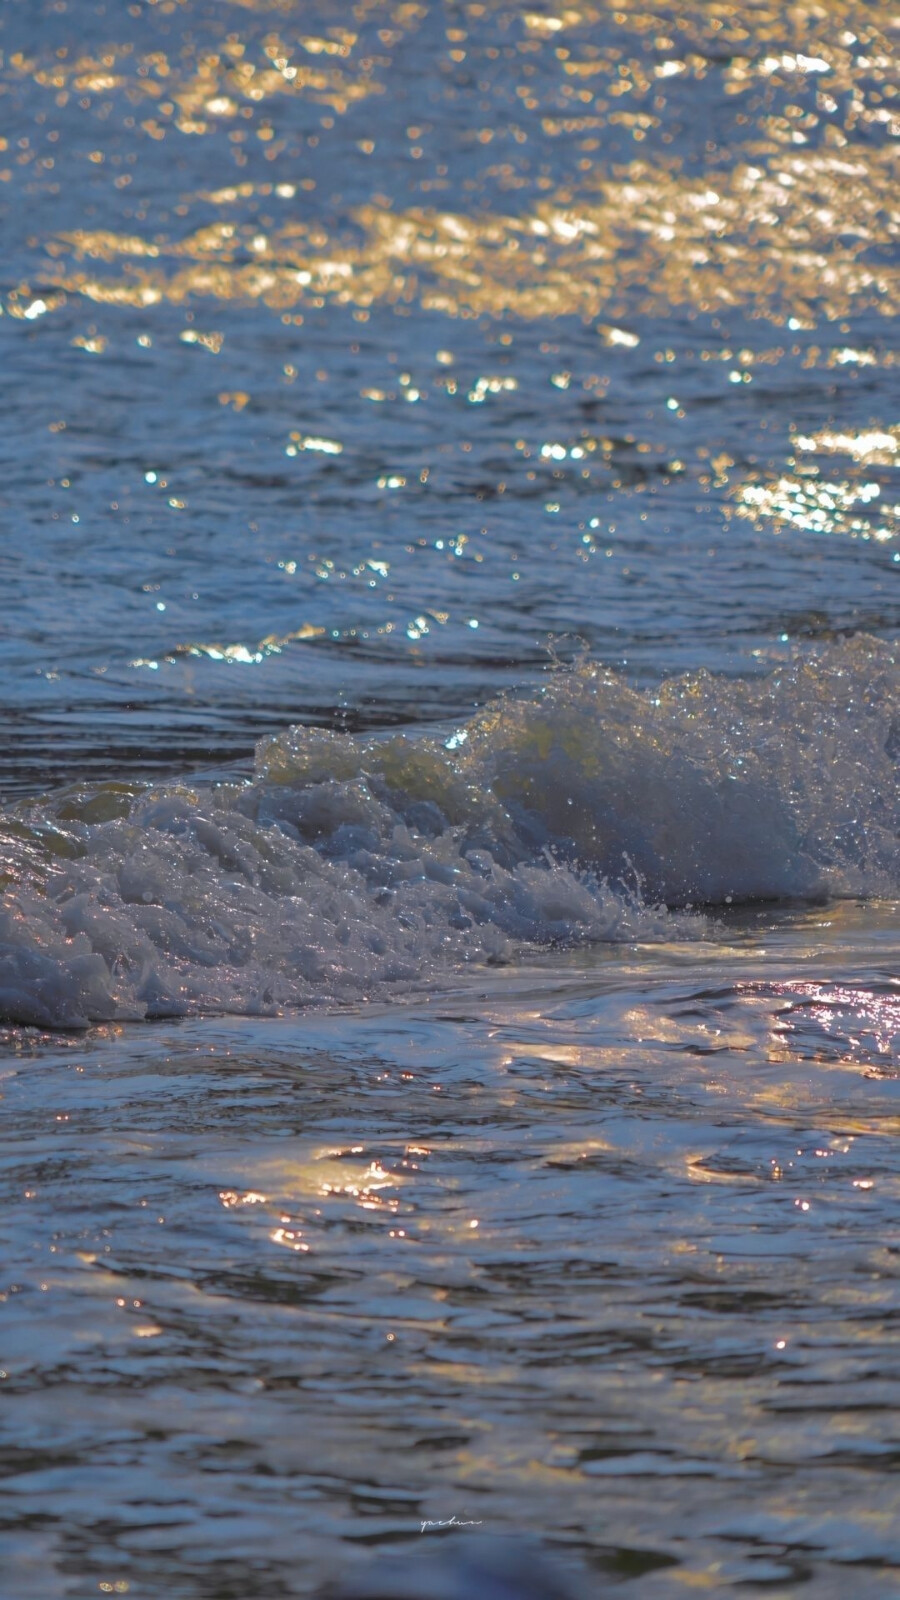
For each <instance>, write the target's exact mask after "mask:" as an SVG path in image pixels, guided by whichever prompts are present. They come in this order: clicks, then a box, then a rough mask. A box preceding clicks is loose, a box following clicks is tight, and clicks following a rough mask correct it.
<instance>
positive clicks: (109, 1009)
mask: <svg viewBox="0 0 900 1600" xmlns="http://www.w3.org/2000/svg"><path fill="white" fill-rule="evenodd" d="M898 756H900V671H898V660H897V656H896V654H895V652H894V651H893V650H892V649H891V648H890V647H889V646H887V645H885V644H882V643H879V642H878V641H876V640H873V639H867V638H857V639H854V640H851V641H849V642H845V643H842V644H839V645H834V646H831V647H828V648H826V649H823V650H821V651H819V652H818V653H817V654H816V655H815V656H814V657H809V658H806V659H803V660H800V659H797V660H795V661H793V662H791V663H789V664H786V665H784V666H781V667H779V668H778V669H777V670H776V671H774V672H772V673H771V674H770V675H769V676H768V677H766V678H753V679H749V680H735V681H731V680H723V679H722V678H717V677H713V676H711V675H709V674H706V673H703V672H700V673H694V674H690V675H687V676H683V677H678V678H673V679H670V680H668V681H666V682H664V683H663V684H662V685H661V686H660V687H659V688H657V689H654V690H650V691H643V692H639V691H637V690H634V689H632V688H630V687H629V686H628V685H627V684H626V683H625V681H624V680H622V679H621V678H619V677H617V676H616V675H615V674H613V673H611V672H608V671H606V670H604V669H602V668H599V667H596V666H590V665H586V664H582V665H580V666H578V667H576V668H574V669H572V670H570V671H559V672H557V673H556V674H554V675H553V676H552V677H551V678H550V679H549V680H548V682H547V684H546V686H545V687H544V688H543V690H542V691H541V692H539V693H537V694H535V695H533V696H532V697H531V698H522V699H514V698H507V699H503V700H500V701H497V702H496V703H494V704H493V705H491V706H489V707H487V708H486V709H485V710H483V711H481V712H479V713H477V714H476V715H475V716H474V717H473V718H472V719H471V720H470V721H469V722H468V723H467V724H466V725H465V726H464V727H463V728H461V729H460V730H459V732H458V733H457V734H455V735H454V736H453V737H452V738H451V739H449V740H447V741H446V742H442V741H440V740H437V739H434V738H428V737H422V736H416V737H413V736H407V735H398V736H392V737H368V738H359V737H353V736H350V735H347V734H338V733H327V732H321V731H317V730H310V729H308V728H302V727H293V728H289V729H287V730H286V731H285V732H284V733H282V734H279V735H277V736H276V737H274V738H271V739H267V740H265V741H263V742H262V743H261V744H260V746H259V747H258V750H257V759H256V774H255V777H254V778H253V780H252V781H251V782H247V783H226V784H223V785H220V786H218V787H215V788H208V787H207V788H203V787H197V788H194V787H191V785H190V784H188V783H183V782H182V783H169V784H164V785H153V786H150V787H141V786H135V785H125V784H115V783H109V784H100V785H96V784H94V785H90V786H82V787H79V788H77V789H69V790H66V791H64V792H62V793H60V794H57V795H56V796H53V797H51V798H50V799H45V800H43V801H41V802H40V803H29V804H27V805H26V804H22V805H19V806H17V807H15V808H13V809H11V810H8V811H7V812H5V813H4V814H3V815H2V817H0V848H2V851H3V856H4V858H5V878H6V892H5V907H4V909H3V911H2V913H0V1016H3V1017H5V1018H7V1019H9V1020H12V1021H16V1022H23V1023H35V1024H38V1025H41V1026H62V1027H78V1026H83V1025H85V1024H86V1023H88V1022H91V1021H99V1020H107V1019H113V1018H140V1017H159V1016H172V1015H180V1014H183V1013H188V1012H204V1011H208V1012H214V1011H232V1012H248V1013H249V1012H252V1013H266V1012H277V1011H279V1010H282V1009H285V1008H289V1007H294V1006H298V1005H303V1004H306V1003H309V1002H312V1001H317V1000H326V1001H353V1002H359V1001H363V1000H367V999H370V998H373V997H378V996H385V995H388V994H391V993H396V992H398V991H402V990H406V991H409V990H415V989H418V988H419V987H421V986H422V985H424V984H427V983H429V982H430V981H431V980H432V979H434V978H435V977H436V976H437V975H439V974H441V973H445V974H446V973H447V972H448V971H450V970H452V969H454V968H458V967H460V966H462V965H463V964H464V963H483V962H490V961H505V960H508V959H510V958H511V957H513V956H514V955H515V954H516V953H517V952H521V950H522V948H523V947H528V946H532V947H533V946H547V945H552V944H570V943H575V942H579V943H583V942H589V941H624V942H632V941H638V940H641V941H643V940H653V939H661V938H665V939H670V938H673V937H689V936H690V935H691V934H692V933H696V932H698V931H700V930H702V929H703V928H704V923H703V921H702V919H701V918H699V917H698V916H697V915H696V908H697V907H699V906H706V905H713V906H714V905H721V904H723V903H737V902H740V901H746V900H753V899H759V900H777V899H785V898H817V897H821V896H826V895H853V896H857V895H859V896H879V895H891V894H893V893H895V892H896V891H897V888H898V885H900V804H898V786H897V776H898V774H897V760H898ZM692 910H693V913H694V914H691V913H692Z"/></svg>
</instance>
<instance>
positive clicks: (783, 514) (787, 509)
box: [735, 469, 900, 544]
mask: <svg viewBox="0 0 900 1600" xmlns="http://www.w3.org/2000/svg"><path fill="white" fill-rule="evenodd" d="M812 472H813V473H816V469H812ZM867 506H871V507H872V508H873V512H878V513H880V515H878V516H877V517H876V516H873V515H868V514H861V511H862V508H864V507H867ZM735 509H736V511H737V514H738V516H742V517H748V518H750V519H751V520H753V521H762V522H770V523H771V524H772V525H773V528H774V530H775V531H776V532H777V531H780V530H781V529H783V528H795V529H797V530H798V531H799V532H801V533H812V534H842V535H843V536H844V537H846V538H850V539H861V540H864V541H867V540H874V541H875V542H876V543H878V544H885V543H888V542H889V541H890V540H892V539H895V538H896V537H897V535H898V532H900V521H898V519H900V506H897V505H891V504H882V501H881V487H880V485H879V484H877V483H874V482H872V481H868V482H862V483H859V482H857V483H852V482H850V481H848V480H846V479H838V480H835V479H833V478H820V477H819V476H818V475H817V474H816V475H810V476H796V477H795V476H792V475H788V474H783V475H782V476H781V477H779V478H777V479H775V480H773V481H771V482H768V483H744V484H741V485H740V487H739V488H738V490H737V492H736V507H735Z"/></svg>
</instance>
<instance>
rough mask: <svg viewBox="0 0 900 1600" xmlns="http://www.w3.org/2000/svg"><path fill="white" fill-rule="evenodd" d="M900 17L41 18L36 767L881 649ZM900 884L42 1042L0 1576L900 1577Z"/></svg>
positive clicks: (7, 366) (24, 602)
mask: <svg viewBox="0 0 900 1600" xmlns="http://www.w3.org/2000/svg"><path fill="white" fill-rule="evenodd" d="M896 28H897V18H896V16H895V15H894V13H893V11H892V9H891V8H890V7H889V6H887V5H886V4H882V3H880V0H872V3H869V4H865V5H863V4H858V3H854V0H817V3H812V0H801V3H798V4H796V5H791V6H778V5H775V4H770V3H768V0H758V3H750V0H741V3H739V0H722V3H721V4H720V3H715V4H713V3H706V0H703V3H691V0H686V3H684V4H681V5H678V6H673V5H669V4H667V3H662V0H659V3H653V4H649V3H648V4H646V5H644V4H638V5H635V4H632V3H631V0H621V3H617V4H616V5H615V6H614V5H612V4H606V3H601V0H589V3H584V4H582V3H581V0H578V3H577V4H573V5H571V6H569V5H566V6H565V7H562V6H561V7H560V8H559V9H558V10H557V9H554V8H552V7H551V6H549V5H546V4H539V5H538V4H536V5H535V8H534V9H533V10H528V9H525V8H522V7H518V6H513V5H510V4H508V3H504V0H485V3H480V4H475V3H466V4H451V3H449V0H447V3H444V4H432V3H429V4H426V3H421V4H412V3H410V4H406V3H401V0H397V3H395V4H386V3H383V0H360V3H359V4H357V5H356V6H338V5H336V4H329V3H325V0H216V3H212V0H207V3H204V0H158V3H155V4H154V3H147V0H135V3H134V4H130V5H126V4H122V5H117V6H111V5H108V4H107V5H103V4H98V5H94V4H90V3H88V0H53V3H44V0H38V3H32V0H27V3H26V0H8V3H7V4H6V5H5V6H4V7H3V9H2V13H0V218H2V230H3V233H2V237H3V246H4V248H3V257H2V265H0V308H2V315H0V362H2V372H3V376H4V382H3V384H2V387H0V415H2V427H0V574H2V579H3V584H4V595H5V605H4V627H3V630H2V636H0V685H2V695H0V716H2V719H3V765H2V798H3V800H4V802H7V803H9V804H12V803H13V802H17V803H22V802H27V803H28V804H29V805H33V806H36V807H37V808H38V809H39V810H40V809H41V808H44V810H43V811H41V814H42V815H44V814H47V815H49V812H46V808H47V806H49V805H50V802H48V801H47V800H46V799H45V797H46V795H47V793H48V791H51V790H54V791H55V790H58V789H59V788H60V787H61V786H72V785H78V786H81V787H80V788H79V790H78V793H79V796H80V798H79V801H78V804H79V805H80V806H83V805H88V806H89V805H90V804H91V803H92V799H94V798H95V797H96V791H95V788H94V787H93V786H94V785H101V786H103V785H107V784H108V783H109V782H111V781H112V782H116V783H126V784H128V783H130V784H138V783H141V782H143V781H144V780H147V779H161V778H180V777H181V776H183V775H185V774H192V775H196V774H198V773H199V774H200V775H201V777H202V778H203V781H205V782H206V783H207V784H213V783H215V782H216V781H217V779H219V778H221V777H223V776H227V777H229V778H232V779H235V778H236V779H238V780H239V779H241V778H243V777H244V776H247V775H249V773H250V770H251V766H250V761H251V756H252V748H253V744H254V741H255V740H257V739H259V738H260V737H262V736H264V735H267V734H272V733H281V732H282V730H284V729H285V728H286V726H287V725H288V724H291V723H301V724H306V725H309V726H313V727H319V728H323V729H329V730H333V731H346V732H347V733H348V734H351V735H354V734H359V733H361V732H363V731H374V732H376V733H377V732H382V731H384V730H387V729H391V728H398V727H404V728H406V729H408V730H409V731H410V733H411V734H412V735H413V736H415V737H419V736H420V735H421V733H422V730H423V729H424V728H425V727H426V726H430V727H433V728H434V729H435V730H436V731H437V733H438V734H439V735H440V736H441V737H444V735H445V734H446V733H448V732H449V731H450V730H452V729H453V728H454V727H455V726H457V725H458V724H459V723H460V722H461V721H462V719H465V718H468V717H470V716H471V714H472V712H473V710H474V709H475V707H476V706H481V705H483V704H484V703H485V702H486V701H489V700H490V699H491V698H492V697H493V696H495V695H497V694H498V693H499V692H501V691H507V690H510V691H514V692H521V691H526V692H529V693H533V692H534V691H535V689H536V688H539V687H540V686H541V685H542V684H544V683H545V682H547V681H548V672H553V671H555V670H556V664H557V663H558V662H559V661H563V662H565V661H569V660H571V659H572V658H573V657H575V656H577V655H579V654H580V653H584V652H586V654H587V656H588V657H589V658H590V659H591V660H592V661H594V662H598V663H602V664H603V665H605V666H609V667H612V668H615V669H617V670H619V671H620V672H622V673H623V674H624V676H625V679H626V680H627V682H628V683H630V684H633V685H637V686H640V687H644V688H646V687H648V686H649V689H650V693H651V695H652V693H653V686H654V685H655V684H657V683H658V682H659V680H660V678H661V677H664V676H666V675H667V674H670V673H672V672H683V671H688V670H697V669H701V668H705V669H708V670H709V671H710V672H712V673H714V674H725V675H728V676H730V677H734V676H744V675H755V674H762V673H764V672H772V671H773V670H777V668H778V667H779V665H780V664H781V663H783V662H786V661H794V662H796V660H797V659H801V660H802V659H804V658H805V657H806V656H807V655H809V654H810V652H812V653H815V652H816V651H817V650H821V649H822V648H829V647H830V648H833V649H837V650H840V649H841V648H843V646H842V644H841V641H842V640H843V639H844V638H845V637H846V636H847V635H850V634H855V633H858V632H864V633H866V634H869V635H874V636H876V637H877V638H879V639H881V640H882V641H884V642H885V643H886V644H887V645H888V646H890V645H892V644H893V643H894V641H895V640H896V638H897V632H898V619H900V612H898V600H897V595H898V591H897V582H898V566H900V547H898V543H897V534H898V525H900V524H898V518H900V509H898V501H900V486H898V472H897V464H898V441H900V418H898V404H897V395H898V387H897V363H898V360H900V358H898V355H897V350H896V337H895V326H896V324H895V321H894V318H895V316H896V311H897V297H898V276H897V215H896V144H897V139H898V135H900V107H898V104H897V89H898V85H897V69H896ZM861 696H862V699H863V700H865V685H864V684H863V689H862V690H861ZM890 710H891V703H888V706H887V713H890ZM888 720H889V717H888ZM898 725H900V724H898ZM800 731H801V730H800V729H798V734H799V732H800ZM803 731H805V733H806V734H807V735H808V734H809V730H808V729H806V730H803ZM810 743H814V739H813V740H812V741H810V740H809V739H807V743H806V744H805V745H804V756H803V762H804V763H805V764H806V765H807V766H808V765H809V764H810V763H812V764H813V765H814V756H813V755H812V754H810V751H809V745H810ZM893 753H894V755H896V751H894V752H893ZM828 759H829V758H828V755H827V752H823V763H825V764H826V765H827V762H828ZM859 767H860V762H859V761H857V768H859ZM226 769H227V770H226ZM859 778H860V771H859V770H857V773H856V778H854V780H853V781H854V782H856V781H857V780H858V779H859ZM862 778H863V779H864V778H865V765H864V764H863V767H862ZM848 781H849V780H848ZM881 782H882V780H881V779H880V778H879V783H881ZM85 784H87V785H88V787H87V788H85V787H84V785H85ZM104 792H106V791H105V790H104ZM896 798H897V796H896V786H894V787H893V788H892V789H890V790H889V791H887V790H879V792H878V793H877V794H876V795H875V796H874V801H875V802H877V804H876V805H875V810H876V811H877V810H878V807H880V808H881V811H885V810H886V811H888V812H889V811H890V808H891V807H892V806H895V805H896ZM645 799H646V797H645V796H644V795H642V794H640V793H636V794H635V798H634V804H635V810H636V811H638V812H639V811H640V810H641V808H642V806H643V804H644V802H645ZM67 803H68V802H67ZM53 805H54V806H56V810H55V811H53V816H54V817H56V816H57V813H58V812H59V807H60V802H59V801H58V800H56V801H54V802H53ZM51 809H52V808H51ZM880 814H881V813H880V812H879V815H880ZM79 815H81V813H79ZM14 866H15V864H14ZM15 870H18V867H17V866H16V867H15ZM895 910H896V907H895V905H894V904H893V903H892V902H891V901H889V900H885V899H884V898H882V899H881V900H880V901H877V902H874V901H855V902H847V901H845V902H840V903H839V902H828V903H826V904H824V905H820V906H818V907H817V908H812V909H810V908H806V909H803V908H797V907H780V908H772V909H769V910H760V909H755V910H743V911H739V910H730V911H728V912H725V913H723V914H722V915H721V916H720V915H718V914H717V916H716V917H714V918H713V919H711V920H710V921H708V922H707V923H706V924H705V925H704V926H703V928H702V929H700V928H698V929H697V930H696V936H695V937H693V938H691V939H681V938H680V936H678V935H677V931H676V930H675V929H674V928H673V929H672V937H671V938H668V939H667V940H666V941H665V942H661V943H657V944H655V945H652V946H651V945H634V944H626V945H598V946H595V947H593V948H592V949H589V950H580V951H577V952H576V951H572V952H569V953H562V952H558V951H557V952H553V953H551V954H549V955H543V956H541V955H539V954H534V953H533V952H532V953H530V954H524V955H522V957H521V959H520V960H518V961H516V962H514V963H513V964H512V965H509V966H507V968H506V969H502V970H501V969H497V968H490V969H487V968H485V969H484V970H480V971H478V972H476V973H475V974H474V975H473V974H472V973H471V972H470V973H469V974H468V976H467V977H466V979H465V981H463V980H462V979H459V978H454V977H452V976H447V975H445V976H444V977H443V978H442V979H440V980H435V981H434V983H433V985H432V987H433V988H434V989H435V994H434V997H433V998H432V999H430V1000H427V999H423V998H422V995H421V992H420V991H417V992H416V996H415V998H413V999H408V1001H407V1003H406V1004H404V1005H400V1004H396V1005H395V1006H393V1007H388V1006H381V1005H379V1006H377V1007H373V1008H371V1009H369V1010H366V1009H364V1008H359V1009H356V1010H352V1011H348V1010H344V1011H331V1012H328V1013H327V1014H326V1013H323V1012H316V1013H315V1014H310V1013H305V1014H302V1015H299V1016H297V1015H294V1016H285V1017H283V1018H282V1019H277V1018H275V1019H266V1020H252V1021H242V1020H240V1019H229V1020H228V1021H227V1022H226V1021H221V1020H208V1019H207V1020H203V1019H197V1020H189V1021H180V1022H175V1021H165V1022H158V1023H154V1024H152V1025H146V1026H144V1027H138V1026H130V1027H129V1026H127V1025H122V1024H120V1023H118V1022H110V1023H108V1024H107V1025H106V1026H103V1027H99V1028H95V1029H93V1030H90V1031H88V1032H87V1033H84V1034H81V1035H73V1036H72V1037H70V1038H61V1037H60V1036H59V1035H54V1034H52V1033H47V1034H42V1033H40V1032H39V1031H37V1030H35V1029H23V1028H17V1027H10V1028H9V1029H8V1030H6V1032H5V1033H4V1036H3V1038H4V1051H3V1060H2V1065H0V1072H2V1073H3V1079H2V1089H3V1094H4V1099H3V1103H2V1116H3V1129H4V1136H3V1144H2V1163H3V1166H2V1184H3V1189H2V1193H3V1199H4V1208H3V1221H2V1237H3V1243H2V1266H0V1272H2V1278H0V1371H2V1376H0V1385H2V1389H3V1391H4V1394H3V1399H4V1405H3V1414H2V1418H0V1430H2V1441H0V1466H2V1471H3V1472H4V1474H5V1483H4V1487H5V1493H4V1497H3V1502H2V1505H0V1552H2V1559H3V1563H4V1566H5V1570H6V1571H7V1573H9V1574H11V1575H12V1576H11V1577H9V1578H8V1579H6V1580H4V1582H5V1583H6V1584H7V1588H8V1592H9V1594H10V1596H11V1597H15V1600H32V1597H34V1600H44V1597H45V1596H46V1597H50V1596H53V1597H55V1596H76V1597H81V1596H87V1595H96V1594H97V1593H100V1592H103V1593H125V1592H129V1593H132V1594H134V1595H137V1596H154V1597H155V1596H158V1595H163V1594H166V1595H176V1596H179V1597H181V1596H184V1597H188V1596H190V1597H194V1596H198V1597H199V1596H210V1597H212V1596H221V1597H226V1596H227V1597H232V1596H234V1597H237V1596H241V1597H245V1596H250V1595H254V1596H257V1595H258V1596H261V1597H262V1596H265V1597H269V1596H272V1597H275V1596H283V1595H295V1594H296V1595H309V1594H313V1593H315V1592H316V1591H317V1590H318V1589H319V1587H320V1586H321V1585H322V1584H324V1583H326V1582H328V1581H331V1580H334V1579H338V1578H341V1577H342V1576H345V1575H346V1574H347V1573H348V1572H357V1571H361V1570H362V1569H363V1568H367V1566H368V1563H369V1561H370V1560H371V1558H372V1557H373V1556H376V1557H377V1556H379V1555H381V1554H383V1553H384V1551H386V1550H387V1549H388V1548H389V1547H391V1548H394V1549H395V1550H396V1549H397V1548H398V1547H399V1549H400V1552H401V1554H403V1555H406V1554H408V1555H409V1556H410V1560H412V1559H413V1556H414V1554H415V1551H416V1550H417V1549H418V1547H419V1545H420V1543H421V1540H422V1538H423V1537H424V1536H423V1535H421V1534H420V1533H419V1527H420V1524H421V1521H422V1520H424V1519H426V1518H430V1519H438V1520H440V1519H443V1518H449V1517H451V1516H454V1515H456V1516H458V1517H460V1518H466V1519H471V1520H478V1521H481V1522H482V1523H483V1525H484V1529H485V1530H487V1531H488V1532H489V1533H490V1534H502V1533H505V1534H511V1535H513V1536H518V1535H522V1536H524V1533H525V1531H526V1530H527V1531H528V1532H529V1533H530V1534H531V1535H532V1536H533V1537H535V1538H537V1539H539V1540H541V1541H543V1542H544V1543H545V1544H546V1545H548V1546H551V1547H553V1551H552V1553H553V1555H554V1558H555V1559H556V1560H557V1561H558V1562H559V1564H560V1570H561V1571H568V1572H570V1573H571V1574H572V1575H573V1576H574V1578H575V1579H576V1580H578V1579H580V1580H581V1581H584V1582H587V1583H588V1585H589V1586H590V1588H591V1591H592V1592H602V1591H603V1589H604V1588H605V1587H606V1586H609V1587H610V1588H611V1589H612V1588H617V1587H619V1586H621V1588H622V1592H623V1593H626V1594H627V1593H634V1594H636V1595H639V1596H640V1597H641V1600H643V1597H644V1596H647V1597H648V1600H655V1597H657V1596H659V1597H670V1596H675V1595H680V1594H683V1593H684V1591H685V1588H686V1587H699V1588H701V1589H704V1590H707V1591H711V1592H725V1591H727V1590H728V1589H729V1588H731V1587H736V1588H737V1587H739V1588H741V1589H743V1590H744V1591H745V1592H751V1593H752V1592H756V1589H757V1588H758V1589H759V1590H760V1591H763V1590H765V1592H767V1593H769V1594H777V1595H793V1594H799V1593H801V1592H802V1593H809V1594H815V1595H816V1596H817V1597H819V1596H824V1597H828V1596H835V1597H837V1596H839V1595H840V1596H843V1595H845V1594H846V1592H847V1588H848V1586H849V1585H852V1586H853V1588H854V1591H855V1592H856V1593H858V1594H859V1595H861V1596H862V1595H866V1596H867V1595H871V1596H873V1597H875V1596H878V1597H881V1596H883V1595H885V1594H886V1593H889V1592H891V1591H892V1586H895V1585H896V1584H897V1582H898V1578H897V1568H898V1566H900V1543H898V1537H897V1531H896V1530H897V1525H896V1487H895V1484H896V1477H895V1472H896V1465H897V1450H898V1420H897V1410H896V1404H897V1392H896V1373H895V1370H894V1368H895V1365H896V1363H895V1362H893V1363H892V1361H891V1354H892V1351H891V1343H890V1341H891V1337H892V1328H893V1326H894V1325H895V1319H896V1315H897V1293H896V1275H897V1237H896V1215H897V1211H896V1203H897V1197H898V1184H900V1165H898V1161H897V1156H896V1131H897V1048H898V1039H900V1012H898V1005H900V1001H898V995H897V976H896V974H897V956H896V922H895ZM437 1537H445V1536H442V1535H437ZM450 1539H451V1540H452V1535H451V1536H450ZM448 1548H449V1549H451V1551H452V1543H450V1542H449V1541H448ZM422 1581H423V1583H425V1582H426V1579H424V1578H423V1580H422Z"/></svg>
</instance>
